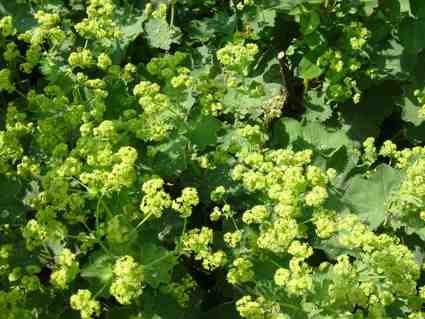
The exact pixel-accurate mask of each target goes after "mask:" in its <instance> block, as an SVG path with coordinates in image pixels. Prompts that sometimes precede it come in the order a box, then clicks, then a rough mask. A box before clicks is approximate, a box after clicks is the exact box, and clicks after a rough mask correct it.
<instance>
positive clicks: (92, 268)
mask: <svg viewBox="0 0 425 319" xmlns="http://www.w3.org/2000/svg"><path fill="white" fill-rule="evenodd" d="M112 267H113V261H112V259H111V258H109V256H107V255H103V254H98V255H97V256H94V257H93V258H92V260H91V261H90V262H89V263H88V264H87V265H86V266H84V267H83V268H82V270H81V277H83V278H89V279H92V278H95V279H97V280H99V281H100V282H101V283H102V284H105V283H107V282H109V281H110V280H111V279H112Z"/></svg>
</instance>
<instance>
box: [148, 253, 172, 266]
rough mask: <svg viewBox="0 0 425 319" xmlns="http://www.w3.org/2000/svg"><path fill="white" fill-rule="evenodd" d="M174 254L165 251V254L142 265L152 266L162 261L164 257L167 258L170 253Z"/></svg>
mask: <svg viewBox="0 0 425 319" xmlns="http://www.w3.org/2000/svg"><path fill="white" fill-rule="evenodd" d="M174 254H175V253H174V252H172V253H167V254H165V255H164V256H162V257H159V258H158V259H155V260H154V261H152V262H150V263H148V264H146V265H144V266H143V267H144V268H148V267H152V266H154V265H156V264H157V263H159V262H161V261H163V260H164V259H167V258H168V257H170V256H171V255H174Z"/></svg>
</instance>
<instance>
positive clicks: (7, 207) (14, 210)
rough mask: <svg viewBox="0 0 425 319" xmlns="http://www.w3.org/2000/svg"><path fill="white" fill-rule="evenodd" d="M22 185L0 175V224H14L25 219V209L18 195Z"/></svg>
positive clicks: (20, 192) (20, 193)
mask: <svg viewBox="0 0 425 319" xmlns="http://www.w3.org/2000/svg"><path fill="white" fill-rule="evenodd" d="M22 191H23V189H22V185H21V184H20V183H19V182H18V181H17V180H14V179H12V178H9V177H6V176H3V175H1V174H0V224H12V225H14V224H16V223H19V222H20V221H22V219H23V218H24V217H25V210H26V209H25V207H24V205H23V203H22V200H21V198H20V195H22Z"/></svg>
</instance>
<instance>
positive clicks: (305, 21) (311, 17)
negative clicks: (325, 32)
mask: <svg viewBox="0 0 425 319" xmlns="http://www.w3.org/2000/svg"><path fill="white" fill-rule="evenodd" d="M319 25H320V16H319V14H318V13H317V12H316V11H310V12H308V13H307V14H303V15H302V16H301V19H300V26H301V32H302V33H303V34H304V35H308V34H310V33H312V32H313V31H314V30H316V29H317V27H318V26H319Z"/></svg>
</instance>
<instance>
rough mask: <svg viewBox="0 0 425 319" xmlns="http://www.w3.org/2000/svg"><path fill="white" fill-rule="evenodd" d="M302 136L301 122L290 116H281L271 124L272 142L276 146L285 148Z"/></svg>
mask: <svg viewBox="0 0 425 319" xmlns="http://www.w3.org/2000/svg"><path fill="white" fill-rule="evenodd" d="M301 136H302V126H301V123H300V122H298V121H297V120H294V119H292V118H283V119H280V120H279V121H277V122H276V123H275V125H274V126H273V140H272V143H273V144H274V145H275V146H276V147H280V148H285V147H288V146H290V145H291V144H292V143H294V142H295V141H296V140H298V139H299V138H300V137H301Z"/></svg>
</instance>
